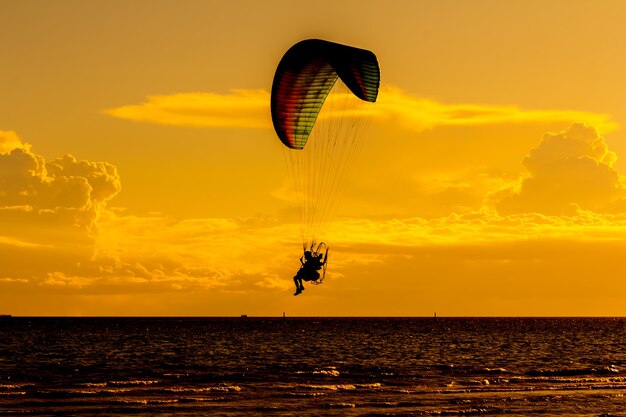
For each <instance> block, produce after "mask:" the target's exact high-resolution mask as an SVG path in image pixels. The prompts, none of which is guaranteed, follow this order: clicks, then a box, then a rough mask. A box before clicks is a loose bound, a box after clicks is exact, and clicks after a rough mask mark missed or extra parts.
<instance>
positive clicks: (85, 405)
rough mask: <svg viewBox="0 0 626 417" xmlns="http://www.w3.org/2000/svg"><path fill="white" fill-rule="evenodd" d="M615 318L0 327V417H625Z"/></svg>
mask: <svg viewBox="0 0 626 417" xmlns="http://www.w3.org/2000/svg"><path fill="white" fill-rule="evenodd" d="M625 394H626V318H446V317H444V318H408V317H407V318H330V317H324V318H313V317H307V318H296V317H286V318H283V317H274V318H269V317H233V318H69V317H68V318H51V317H48V318H43V317H41V318H38V317H11V318H2V319H0V416H3V415H10V416H13V415H17V416H31V415H33V416H126V415H129V416H136V417H143V416H226V417H231V416H257V415H258V416H296V415H297V416H482V415H498V416H535V415H537V416H539V415H542V416H595V417H598V416H602V417H610V416H626V398H625V397H624V395H625Z"/></svg>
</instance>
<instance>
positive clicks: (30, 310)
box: [0, 0, 626, 316]
mask: <svg viewBox="0 0 626 417" xmlns="http://www.w3.org/2000/svg"><path fill="white" fill-rule="evenodd" d="M624 21H626V8H624V7H623V2H621V1H601V2H587V1H569V0H568V1H550V2H544V1H510V2H501V1H406V2H404V1H395V2H386V3H385V4H384V5H383V3H381V2H379V1H358V2H356V1H355V2H350V1H343V2H336V1H318V2H315V7H312V6H311V3H310V2H291V1H265V2H256V1H255V2H253V1H240V2H214V1H185V2H177V1H154V0H151V1H134V2H126V1H106V2H105V1H92V2H80V1H66V2H48V1H43V0H41V1H30V0H25V1H20V2H10V1H4V2H2V1H0V51H2V65H1V66H0V94H1V98H0V225H1V226H2V228H1V229H0V313H11V314H15V315H239V314H248V315H280V314H282V312H286V313H287V314H288V315H368V316H377V315H432V313H433V312H434V311H437V313H438V314H439V315H464V316H474V315H497V316H506V315H621V316H623V315H626V302H625V301H626V299H625V296H624V294H625V290H626V280H625V279H624V277H623V275H624V274H622V273H621V272H620V271H621V270H622V269H623V267H626V260H624V259H625V258H624V256H623V254H624V252H625V250H626V243H624V242H626V182H625V181H624V176H623V175H624V173H626V135H625V134H624V129H623V126H624V125H625V124H626V100H624V99H623V98H624V97H625V96H626V83H624V81H623V77H624V74H625V73H626V55H624V53H623V52H624V51H625V50H626V29H624V28H623V22H624ZM306 38H321V39H327V40H331V41H335V42H340V43H345V44H349V45H354V46H357V47H361V48H365V49H369V50H372V51H373V52H375V53H376V55H377V57H378V60H379V62H380V65H381V72H382V87H381V91H380V95H379V100H378V102H377V104H376V105H375V106H374V107H373V110H371V112H370V113H371V114H369V125H368V129H367V131H366V133H365V134H364V136H363V137H362V138H360V139H361V142H362V149H361V152H360V154H359V155H358V159H357V160H356V162H355V166H354V169H353V172H352V176H350V177H349V178H348V180H347V181H348V186H347V189H346V191H345V193H344V196H343V197H344V198H343V201H342V205H341V206H340V209H339V210H338V212H337V215H336V216H335V217H334V219H333V221H332V223H331V225H330V227H329V230H328V232H327V235H326V236H325V237H324V240H326V241H327V242H328V243H329V244H330V246H331V254H332V258H331V263H329V270H328V276H327V282H326V283H325V284H324V285H321V286H317V287H310V288H307V290H306V291H305V293H304V294H303V295H302V296H299V297H293V296H292V293H293V282H292V279H291V277H292V276H293V274H294V273H295V271H296V269H297V267H298V265H299V262H298V258H299V256H300V251H301V246H300V243H301V242H300V236H299V224H298V220H297V216H294V211H293V207H292V206H293V201H290V199H289V198H286V196H288V193H285V189H286V187H287V186H288V179H287V172H286V170H285V167H284V164H283V155H282V153H281V148H280V146H282V145H281V144H280V143H279V141H278V139H277V138H276V136H275V134H274V131H273V129H272V127H271V119H270V115H269V90H270V88H271V82H272V79H273V76H274V71H275V69H276V65H277V63H278V61H279V60H280V58H281V56H282V55H283V53H284V52H285V51H286V50H287V49H288V48H289V47H290V46H291V45H292V44H294V43H295V42H297V41H299V40H302V39H306Z"/></svg>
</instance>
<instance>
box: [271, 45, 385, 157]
mask: <svg viewBox="0 0 626 417" xmlns="http://www.w3.org/2000/svg"><path fill="white" fill-rule="evenodd" d="M338 78H340V79H341V80H342V81H343V83H344V84H345V85H346V86H347V87H348V88H349V89H350V91H351V92H352V93H353V94H354V95H355V96H357V97H358V98H360V99H361V100H364V101H369V102H375V101H376V97H377V96H378V87H379V84H380V69H379V66H378V61H377V60H376V56H375V55H374V54H373V53H372V52H370V51H367V50H365V49H359V48H353V47H350V46H346V45H341V44H338V43H333V42H328V41H323V40H319V39H308V40H304V41H302V42H299V43H297V44H295V45H294V46H292V47H291V48H290V49H289V50H288V51H287V52H286V53H285V55H284V56H283V58H282V60H281V61H280V63H279V64H278V68H277V69H276V75H275V76H274V82H273V84H272V96H271V111H272V122H273V124H274V129H275V130H276V134H277V135H278V138H279V139H280V140H281V141H282V143H284V144H285V145H286V146H287V147H289V148H292V149H303V148H304V145H305V144H306V142H307V139H308V137H309V134H310V133H311V129H312V128H313V125H314V124H315V121H316V120H317V116H318V114H319V112H320V109H321V108H322V105H323V104H324V101H325V100H326V97H327V96H328V94H329V92H330V90H331V89H332V88H333V86H334V84H335V82H336V81H337V79H338Z"/></svg>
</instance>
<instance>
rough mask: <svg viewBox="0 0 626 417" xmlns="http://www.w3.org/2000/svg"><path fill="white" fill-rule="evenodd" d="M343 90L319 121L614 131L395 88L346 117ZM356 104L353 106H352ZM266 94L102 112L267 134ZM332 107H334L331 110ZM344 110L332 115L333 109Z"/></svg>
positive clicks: (600, 118) (155, 100)
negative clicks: (565, 125)
mask: <svg viewBox="0 0 626 417" xmlns="http://www.w3.org/2000/svg"><path fill="white" fill-rule="evenodd" d="M344 90H346V89H345V88H344V89H338V92H337V93H333V94H331V95H330V96H329V97H328V99H327V103H326V104H325V106H324V107H323V113H322V114H321V115H320V117H330V118H332V117H338V116H341V117H345V116H347V115H350V116H353V117H354V116H356V117H358V116H374V117H375V118H376V119H378V120H383V121H386V122H392V123H394V124H396V125H399V126H402V127H404V128H406V129H409V130H412V131H416V132H421V131H424V130H428V129H433V128H435V127H438V126H479V125H493V124H522V123H545V122H573V121H582V122H586V123H589V124H592V125H594V126H596V127H598V128H599V129H600V130H601V131H602V132H608V131H611V130H613V129H615V128H616V127H617V124H616V123H615V122H613V121H612V120H611V118H610V116H608V115H605V114H596V113H590V112H582V111H570V110H525V109H519V108H517V107H514V106H489V105H482V104H446V103H440V102H437V101H435V100H429V99H425V98H420V97H414V96H412V95H410V94H407V93H406V92H404V91H402V90H401V89H399V88H397V87H392V86H388V87H385V86H383V87H382V88H381V91H380V94H379V96H378V101H377V103H376V105H373V106H357V107H354V108H353V109H352V110H351V111H349V112H347V111H345V105H342V104H345V100H346V96H350V97H352V95H351V94H350V93H346V92H345V91H344ZM355 101H357V100H355ZM269 102H270V94H269V92H268V91H266V90H263V89H260V90H242V89H236V90H232V91H231V92H230V93H228V94H217V93H181V94H173V95H155V96H149V97H148V100H147V101H146V102H144V103H141V104H131V105H125V106H121V107H116V108H113V109H108V110H105V111H104V113H105V114H108V115H110V116H113V117H117V118H121V119H127V120H134V121H142V122H150V123H157V124H165V125H178V126H194V127H213V128H216V127H217V128H270V127H271V119H270V114H269ZM335 104H336V105H335ZM339 108H341V109H344V110H342V111H341V112H337V111H336V110H337V109H339Z"/></svg>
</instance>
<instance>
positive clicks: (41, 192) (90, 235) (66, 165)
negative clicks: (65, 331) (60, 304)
mask: <svg viewBox="0 0 626 417" xmlns="http://www.w3.org/2000/svg"><path fill="white" fill-rule="evenodd" d="M119 191H120V178H119V175H118V173H117V170H116V168H115V167H114V166H113V165H111V164H109V163H106V162H91V161H83V160H77V159H76V158H75V157H74V156H72V155H65V156H63V157H60V158H56V159H53V160H51V161H46V160H45V158H44V157H43V156H42V155H39V154H37V153H35V152H33V151H32V149H31V146H30V145H28V144H26V143H23V142H22V141H21V140H20V139H19V137H18V136H17V135H16V134H15V133H13V132H9V133H8V134H7V132H3V134H1V135H0V247H1V248H2V250H1V251H0V277H11V278H15V279H17V280H18V281H16V282H22V281H20V280H33V279H35V280H37V279H42V280H43V279H45V280H47V281H46V282H48V283H56V285H60V283H62V282H66V283H67V282H68V281H63V280H60V279H59V278H58V276H57V275H54V276H51V275H49V274H50V273H53V274H54V273H57V272H58V273H65V272H67V269H68V268H70V269H73V268H76V266H77V265H83V266H84V265H88V264H89V263H90V262H91V259H92V258H93V255H94V248H95V247H96V245H95V236H96V227H95V226H96V223H97V219H98V218H99V217H100V216H101V215H103V214H104V213H106V210H107V209H106V205H107V203H108V202H109V201H110V200H111V199H112V198H113V197H115V195H116V194H117V193H118V192H119ZM68 285H69V284H68ZM81 285H82V284H81ZM74 286H75V285H74Z"/></svg>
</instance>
